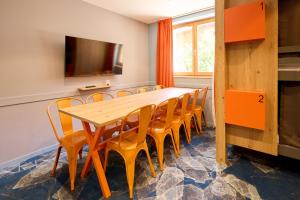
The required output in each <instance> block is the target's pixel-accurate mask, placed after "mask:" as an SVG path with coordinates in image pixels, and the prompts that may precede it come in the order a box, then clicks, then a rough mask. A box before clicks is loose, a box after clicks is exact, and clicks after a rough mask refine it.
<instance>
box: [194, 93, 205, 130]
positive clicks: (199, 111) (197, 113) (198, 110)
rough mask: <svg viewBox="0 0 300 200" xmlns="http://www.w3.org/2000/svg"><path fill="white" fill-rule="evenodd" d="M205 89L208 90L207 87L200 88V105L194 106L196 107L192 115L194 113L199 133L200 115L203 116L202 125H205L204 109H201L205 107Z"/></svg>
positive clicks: (200, 126)
mask: <svg viewBox="0 0 300 200" xmlns="http://www.w3.org/2000/svg"><path fill="white" fill-rule="evenodd" d="M207 91H208V87H206V88H204V89H202V90H201V92H202V99H201V105H199V106H196V108H195V110H194V115H195V118H196V121H197V125H198V129H199V132H200V133H202V117H203V121H204V125H205V127H207V123H206V118H205V115H204V111H203V110H204V107H205V102H206V96H207Z"/></svg>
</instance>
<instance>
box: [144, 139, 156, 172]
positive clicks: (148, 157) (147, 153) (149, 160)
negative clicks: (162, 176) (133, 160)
mask: <svg viewBox="0 0 300 200" xmlns="http://www.w3.org/2000/svg"><path fill="white" fill-rule="evenodd" d="M144 146H145V147H144V151H145V152H146V155H147V159H148V162H149V167H150V171H151V174H152V176H153V177H155V176H156V174H155V170H154V167H153V164H152V160H151V157H150V154H149V150H148V146H147V143H146V142H145V145H144Z"/></svg>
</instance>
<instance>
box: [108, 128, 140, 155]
mask: <svg viewBox="0 0 300 200" xmlns="http://www.w3.org/2000/svg"><path fill="white" fill-rule="evenodd" d="M125 134H126V135H123V137H122V140H121V141H119V137H115V138H114V139H112V140H110V141H109V143H110V144H111V145H113V146H114V145H117V146H119V145H120V147H121V148H122V149H123V150H135V149H136V147H137V145H138V143H137V141H138V140H137V139H138V138H137V137H138V135H137V133H136V132H135V131H130V132H127V133H125Z"/></svg>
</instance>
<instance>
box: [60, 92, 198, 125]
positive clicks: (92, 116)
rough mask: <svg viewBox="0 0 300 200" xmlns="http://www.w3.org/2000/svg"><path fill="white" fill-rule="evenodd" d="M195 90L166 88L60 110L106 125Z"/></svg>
mask: <svg viewBox="0 0 300 200" xmlns="http://www.w3.org/2000/svg"><path fill="white" fill-rule="evenodd" d="M193 91H195V89H191V88H165V89H160V90H154V91H149V92H145V93H140V94H134V95H129V96H124V97H118V98H114V99H111V100H107V101H100V102H95V103H89V104H83V105H77V106H73V107H68V108H63V109H59V111H60V112H62V113H65V114H67V115H71V116H72V117H75V118H77V119H80V120H82V121H85V122H89V123H92V124H94V125H96V126H104V125H107V124H110V123H112V122H114V121H116V120H118V119H121V118H123V117H125V116H126V115H127V114H128V113H130V112H131V111H133V110H135V109H137V108H139V107H142V106H145V105H148V104H155V105H158V104H159V103H161V102H163V101H165V100H167V99H170V98H174V97H179V96H181V95H183V94H185V93H192V92H193Z"/></svg>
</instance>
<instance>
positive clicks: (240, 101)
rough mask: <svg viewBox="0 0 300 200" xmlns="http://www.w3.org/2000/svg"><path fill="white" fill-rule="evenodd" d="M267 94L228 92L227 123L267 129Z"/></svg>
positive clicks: (226, 94) (226, 102)
mask: <svg viewBox="0 0 300 200" xmlns="http://www.w3.org/2000/svg"><path fill="white" fill-rule="evenodd" d="M265 109H266V106H265V93H264V92H252V91H240V90H226V91H225V122H226V123H228V124H233V125H239V126H243V127H248V128H255V129H260V130H264V129H265Z"/></svg>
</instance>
